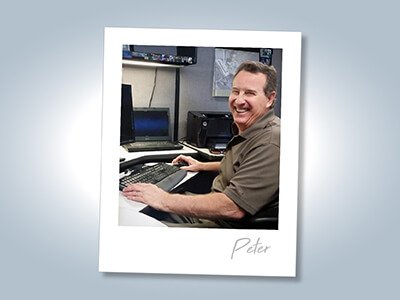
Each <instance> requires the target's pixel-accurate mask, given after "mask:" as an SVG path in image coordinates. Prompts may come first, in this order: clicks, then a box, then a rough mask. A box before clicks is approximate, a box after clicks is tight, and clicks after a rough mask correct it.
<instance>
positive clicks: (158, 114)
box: [122, 107, 183, 152]
mask: <svg viewBox="0 0 400 300" xmlns="http://www.w3.org/2000/svg"><path fill="white" fill-rule="evenodd" d="M132 130H133V132H134V136H135V141H134V142H130V143H125V144H123V145H122V146H123V147H124V148H125V149H126V150H127V151H128V152H138V151H159V150H178V149H182V148H183V146H182V145H181V144H179V143H177V142H173V141H172V137H171V130H170V123H169V108H136V107H134V108H133V109H132Z"/></svg>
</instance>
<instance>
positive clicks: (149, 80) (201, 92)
mask: <svg viewBox="0 0 400 300" xmlns="http://www.w3.org/2000/svg"><path fill="white" fill-rule="evenodd" d="M214 49H215V48H213V47H199V48H198V49H197V63H196V64H195V65H191V66H186V67H183V68H181V69H180V75H181V76H180V106H179V107H180V114H179V131H178V138H179V139H182V138H184V137H185V136H186V118H187V112H188V111H190V110H200V111H229V107H228V97H213V96H212V87H213V72H214ZM135 51H143V52H156V53H159V51H160V52H161V51H164V52H163V53H165V54H175V52H174V51H173V50H171V47H140V46H139V47H136V46H135ZM272 58H273V60H272V64H273V65H274V66H275V68H276V69H277V71H278V98H277V102H276V105H275V113H276V114H277V115H278V116H280V107H281V105H280V103H281V101H280V82H281V69H282V50H281V49H274V52H273V57H272ZM157 69H158V71H157V81H156V88H155V91H154V96H153V102H152V107H169V108H170V112H171V128H173V118H174V99H175V69H172V68H157ZM122 74H123V75H122V82H123V83H126V84H131V85H132V95H133V98H134V100H133V101H134V106H135V107H141V106H142V107H148V105H149V99H150V95H151V92H152V89H153V84H154V77H155V68H154V67H138V66H134V67H133V66H124V68H123V73H122Z"/></svg>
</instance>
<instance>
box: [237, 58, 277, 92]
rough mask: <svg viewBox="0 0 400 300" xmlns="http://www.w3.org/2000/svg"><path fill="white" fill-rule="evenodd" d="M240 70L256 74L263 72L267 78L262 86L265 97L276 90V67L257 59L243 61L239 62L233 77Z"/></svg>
mask: <svg viewBox="0 0 400 300" xmlns="http://www.w3.org/2000/svg"><path fill="white" fill-rule="evenodd" d="M241 71H246V72H249V73H253V74H257V73H262V74H264V75H265V76H266V77H267V78H266V81H265V83H266V84H265V86H264V93H265V95H266V96H267V97H269V95H270V94H271V93H272V92H275V93H277V90H276V69H275V67H274V66H268V65H266V64H263V63H261V62H257V61H250V60H248V61H245V62H243V63H241V64H240V66H239V67H238V68H237V70H236V73H235V75H234V76H233V78H235V77H236V75H237V74H239V72H241Z"/></svg>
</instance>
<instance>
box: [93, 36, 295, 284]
mask: <svg viewBox="0 0 400 300" xmlns="http://www.w3.org/2000/svg"><path fill="white" fill-rule="evenodd" d="M123 44H133V45H135V44H136V45H162V46H198V47H247V48H250V47H254V48H281V49H282V90H281V154H280V196H279V197H280V198H279V199H280V203H279V230H244V229H237V230H236V229H192V228H158V227H135V226H119V225H118V209H119V201H118V198H119V194H118V193H119V191H118V178H119V176H118V175H119V153H120V150H119V138H120V137H119V133H120V130H119V116H120V101H117V100H118V99H120V95H121V80H122V69H121V66H122V45H123ZM300 73H301V33H300V32H271V31H245V30H243V31H242V30H199V29H149V28H105V36H104V74H103V109H102V111H103V113H102V114H103V115H102V160H101V203H100V240H99V271H100V272H123V273H161V274H201V275H238V276H278V277H295V276H296V240H297V198H298V155H299V113H300ZM247 241H249V243H248V244H247V246H246V247H243V248H241V249H240V250H237V251H234V247H235V245H236V248H238V245H240V246H242V245H244V244H245V242H247ZM260 247H261V250H260ZM262 247H268V248H267V250H265V248H262ZM254 250H255V251H254ZM232 254H233V255H232Z"/></svg>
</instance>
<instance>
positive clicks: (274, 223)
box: [238, 193, 279, 230]
mask: <svg viewBox="0 0 400 300" xmlns="http://www.w3.org/2000/svg"><path fill="white" fill-rule="evenodd" d="M277 194H278V193H277ZM278 215H279V197H278V196H277V197H275V199H274V200H273V201H272V202H271V203H270V204H268V205H267V206H266V207H265V208H264V209H263V210H262V211H261V212H259V213H257V214H255V215H254V216H248V217H244V218H243V219H242V220H240V221H239V222H238V224H239V226H240V228H247V229H275V230H277V229H278Z"/></svg>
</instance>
